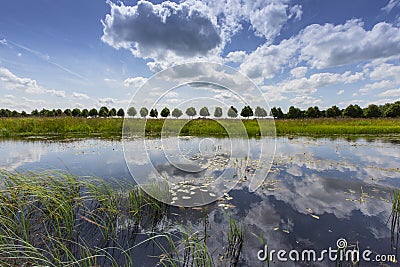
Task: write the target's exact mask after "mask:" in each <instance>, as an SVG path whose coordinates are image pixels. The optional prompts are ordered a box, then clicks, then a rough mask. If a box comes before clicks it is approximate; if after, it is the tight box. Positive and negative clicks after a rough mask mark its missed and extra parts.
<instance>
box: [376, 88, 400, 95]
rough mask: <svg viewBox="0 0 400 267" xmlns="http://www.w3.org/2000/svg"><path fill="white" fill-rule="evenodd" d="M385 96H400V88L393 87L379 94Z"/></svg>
mask: <svg viewBox="0 0 400 267" xmlns="http://www.w3.org/2000/svg"><path fill="white" fill-rule="evenodd" d="M379 96H383V97H400V89H391V90H387V91H385V92H382V93H380V94H379Z"/></svg>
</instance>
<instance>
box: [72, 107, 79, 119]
mask: <svg viewBox="0 0 400 267" xmlns="http://www.w3.org/2000/svg"><path fill="white" fill-rule="evenodd" d="M80 115H81V110H80V109H79V108H74V109H73V110H72V116H74V117H79V116H80Z"/></svg>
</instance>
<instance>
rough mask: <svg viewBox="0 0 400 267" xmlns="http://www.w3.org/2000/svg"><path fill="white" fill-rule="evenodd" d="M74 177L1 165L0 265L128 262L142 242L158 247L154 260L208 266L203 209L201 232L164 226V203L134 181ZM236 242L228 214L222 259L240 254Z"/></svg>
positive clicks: (238, 240)
mask: <svg viewBox="0 0 400 267" xmlns="http://www.w3.org/2000/svg"><path fill="white" fill-rule="evenodd" d="M81 178H82V179H80V178H78V177H76V176H73V175H71V174H68V173H60V172H55V171H44V172H40V173H38V172H35V173H34V172H27V173H16V172H7V171H0V266H133V265H134V263H133V262H134V259H135V258H142V259H143V258H144V257H145V256H146V255H145V254H144V253H143V252H142V251H141V250H140V249H141V246H142V245H144V246H145V247H148V246H149V245H150V247H151V246H158V247H159V250H160V251H161V252H163V253H162V254H161V255H156V257H158V260H159V264H160V265H164V266H213V263H212V257H211V253H210V252H209V251H208V247H207V242H206V240H207V238H208V236H207V233H206V227H207V225H208V224H207V222H208V215H207V213H206V212H204V221H205V227H204V229H205V230H204V231H197V232H194V231H192V230H191V229H185V228H184V229H183V230H182V231H180V232H178V233H174V234H169V233H163V232H162V226H163V225H164V223H163V222H164V220H165V219H166V218H168V216H169V206H168V205H166V204H164V203H161V202H159V201H157V200H155V199H154V198H152V197H150V196H148V195H147V194H146V193H145V192H144V191H143V190H142V189H140V188H139V187H137V186H135V185H131V184H119V185H118V184H115V185H110V184H106V183H104V182H102V181H101V180H99V179H94V178H91V177H81ZM156 229H157V231H158V233H157V231H156ZM160 231H161V233H160ZM140 235H143V236H144V237H143V236H142V237H141V238H140V239H139V240H137V237H138V236H140ZM160 240H164V241H165V240H167V242H161V241H160ZM242 242H243V235H242V228H241V227H240V226H239V225H238V224H237V223H236V222H235V221H233V220H232V219H231V221H230V229H229V240H228V246H227V247H228V248H229V249H228V250H227V251H228V252H229V254H228V258H227V259H229V262H237V260H238V259H239V255H240V250H241V247H242ZM137 253H139V254H137Z"/></svg>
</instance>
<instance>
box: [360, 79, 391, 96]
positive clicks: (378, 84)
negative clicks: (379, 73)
mask: <svg viewBox="0 0 400 267" xmlns="http://www.w3.org/2000/svg"><path fill="white" fill-rule="evenodd" d="M392 85H393V82H392V81H388V80H382V81H379V82H374V83H368V84H366V85H364V86H363V87H362V88H360V89H359V90H358V92H360V93H362V94H366V93H369V92H371V91H373V90H376V89H384V88H388V87H391V86H392Z"/></svg>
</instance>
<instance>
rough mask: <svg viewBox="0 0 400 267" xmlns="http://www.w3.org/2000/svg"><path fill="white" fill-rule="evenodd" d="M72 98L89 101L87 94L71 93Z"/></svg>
mask: <svg viewBox="0 0 400 267" xmlns="http://www.w3.org/2000/svg"><path fill="white" fill-rule="evenodd" d="M72 97H73V98H77V99H89V96H88V95H87V94H82V93H77V92H73V93H72Z"/></svg>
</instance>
